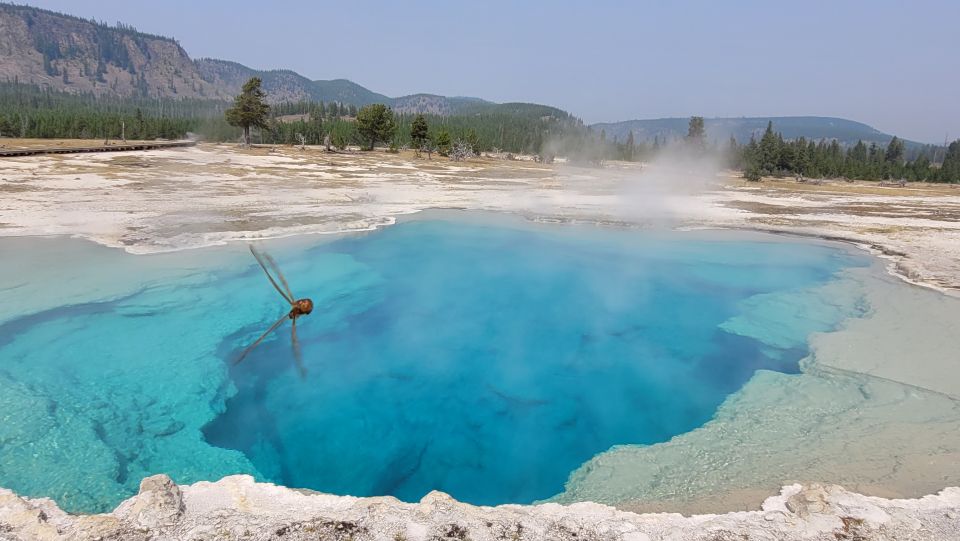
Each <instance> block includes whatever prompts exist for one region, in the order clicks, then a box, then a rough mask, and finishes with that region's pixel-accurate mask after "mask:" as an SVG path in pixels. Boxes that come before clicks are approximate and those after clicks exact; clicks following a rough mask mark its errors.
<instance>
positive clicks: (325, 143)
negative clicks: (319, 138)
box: [323, 133, 330, 152]
mask: <svg viewBox="0 0 960 541" xmlns="http://www.w3.org/2000/svg"><path fill="white" fill-rule="evenodd" d="M323 148H325V149H326V151H327V152H330V134H329V133H328V134H326V135H324V136H323Z"/></svg>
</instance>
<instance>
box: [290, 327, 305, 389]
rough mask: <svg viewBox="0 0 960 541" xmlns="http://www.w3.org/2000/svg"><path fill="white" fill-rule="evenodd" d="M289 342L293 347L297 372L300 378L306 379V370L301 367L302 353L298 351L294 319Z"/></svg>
mask: <svg viewBox="0 0 960 541" xmlns="http://www.w3.org/2000/svg"><path fill="white" fill-rule="evenodd" d="M290 341H291V344H292V345H293V360H294V361H295V362H296V363H297V371H299V372H300V377H302V378H305V377H307V369H306V367H304V366H303V352H302V351H301V350H300V339H298V338H297V320H296V318H294V320H293V327H292V330H291V334H290Z"/></svg>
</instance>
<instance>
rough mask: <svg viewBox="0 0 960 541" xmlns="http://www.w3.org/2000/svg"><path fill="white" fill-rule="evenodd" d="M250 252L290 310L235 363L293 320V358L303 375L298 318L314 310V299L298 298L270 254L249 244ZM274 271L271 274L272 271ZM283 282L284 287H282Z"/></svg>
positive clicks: (238, 361)
mask: <svg viewBox="0 0 960 541" xmlns="http://www.w3.org/2000/svg"><path fill="white" fill-rule="evenodd" d="M249 248H250V253H251V254H253V257H254V258H255V259H256V260H257V263H259V264H260V268H261V269H263V272H264V274H266V275H267V279H268V280H270V283H271V284H273V288H274V289H276V290H277V293H279V294H280V296H281V297H283V300H285V301H287V302H288V303H290V311H289V312H287V313H286V314H284V315H283V316H282V317H281V318H280V319H278V320H277V321H276V322H275V323H274V324H273V325H271V326H270V328H269V329H267V330H266V331H264V333H263V334H261V335H260V338H257V340H256V342H254V343H252V344H250V345H249V346H248V347H247V349H245V350H243V353H241V354H240V356H239V357H238V358H237V360H236V361H234V364H239V363H240V361H242V360H243V359H244V358H245V357H246V356H247V354H248V353H250V351H251V350H252V349H253V348H255V347H257V346H258V345H259V344H260V342H262V341H263V339H264V338H266V337H267V336H269V335H270V333H272V332H273V331H275V330H277V328H278V327H280V325H283V323H284V322H285V321H286V320H288V319H289V320H290V322H291V333H290V338H291V344H292V346H293V358H294V360H295V361H296V363H297V369H298V370H299V371H300V375H301V376H305V375H306V373H307V372H306V369H305V368H304V366H303V356H302V354H301V352H300V340H298V339H297V318H299V317H301V316H305V315H308V314H309V313H310V312H313V301H312V300H310V299H297V298H296V297H295V296H294V295H293V292H291V291H290V285H289V284H288V283H287V279H286V278H284V276H283V273H282V272H280V268H279V267H278V266H277V262H276V261H274V260H273V258H272V257H270V254H268V253H265V252H261V251H259V250H257V249H256V248H254V247H253V245H252V244H251V245H249ZM271 270H272V271H273V273H272V274H271V272H270V271H271ZM273 274H276V276H277V279H279V280H280V284H278V283H277V280H275V279H274V278H273ZM281 284H282V285H283V287H281Z"/></svg>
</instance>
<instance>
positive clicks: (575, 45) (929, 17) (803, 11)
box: [27, 0, 960, 143]
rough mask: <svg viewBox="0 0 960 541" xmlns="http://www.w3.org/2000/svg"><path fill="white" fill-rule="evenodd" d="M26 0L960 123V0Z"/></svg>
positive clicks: (391, 78)
mask: <svg viewBox="0 0 960 541" xmlns="http://www.w3.org/2000/svg"><path fill="white" fill-rule="evenodd" d="M27 3H28V4H30V5H35V6H38V7H42V8H46V9H53V10H56V11H62V12H65V13H69V14H72V15H77V16H80V17H85V18H95V19H98V20H102V21H105V22H109V23H116V22H117V21H122V22H124V23H127V24H132V25H134V26H135V27H137V28H138V29H139V30H142V31H145V32H150V33H154V34H160V35H164V36H171V37H174V38H176V39H178V40H179V41H180V43H181V44H182V45H183V47H184V48H185V49H186V50H187V52H188V53H189V54H190V56H191V57H193V58H199V57H214V58H222V59H226V60H233V61H236V62H240V63H242V64H246V65H249V66H251V67H255V68H260V69H272V68H290V69H293V70H295V71H297V72H299V73H301V74H303V75H305V76H307V77H310V78H311V79H333V78H341V77H342V78H346V79H350V80H353V81H355V82H357V83H360V84H362V85H364V86H366V87H368V88H371V89H374V90H376V91H378V92H381V93H384V94H386V95H389V96H401V95H406V94H412V93H417V92H430V93H435V94H443V95H448V96H458V95H467V96H477V97H482V98H485V99H488V100H493V101H499V102H505V101H529V102H536V103H544V104H549V105H554V106H558V107H561V108H563V109H566V110H568V111H570V112H571V113H573V114H575V115H577V116H580V117H582V118H583V119H584V121H586V122H588V123H592V122H606V121H618V120H630V119H636V118H658V117H670V116H681V117H683V116H690V115H701V116H707V117H713V116H734V117H735V116H786V115H817V116H837V117H843V118H849V119H852V120H857V121H860V122H864V123H867V124H870V125H872V126H874V127H876V128H877V129H879V130H881V131H884V132H887V133H892V134H896V135H899V136H901V137H905V138H908V139H913V140H916V141H922V142H933V143H942V142H943V140H944V136H945V135H946V134H947V133H948V132H949V136H950V137H951V138H952V139H955V138H958V137H960V99H958V95H960V60H958V58H960V56H958V55H957V51H960V31H957V27H956V22H957V21H958V20H960V2H956V1H949V0H940V1H918V2H910V3H907V2H893V1H873V2H865V1H848V2H822V1H816V0H813V1H806V2H791V3H785V2H762V1H742V2H737V3H736V5H731V4H732V3H731V2H671V3H669V5H668V3H666V2H663V3H659V2H658V3H653V2H651V3H649V4H646V5H641V3H639V2H634V3H630V2H614V1H609V2H606V1H605V2H509V1H483V2H479V1H477V2H472V3H466V2H451V1H443V2H434V1H425V2H419V3H416V4H414V3H412V2H385V1H384V2H364V3H362V4H351V3H344V2H336V3H326V2H314V1H308V0H296V1H294V0H287V1H274V2H250V1H235V2H231V3H226V2H199V1H196V0H191V1H184V0H167V1H163V2H130V1H128V0H96V1H93V0H30V1H28V2H27Z"/></svg>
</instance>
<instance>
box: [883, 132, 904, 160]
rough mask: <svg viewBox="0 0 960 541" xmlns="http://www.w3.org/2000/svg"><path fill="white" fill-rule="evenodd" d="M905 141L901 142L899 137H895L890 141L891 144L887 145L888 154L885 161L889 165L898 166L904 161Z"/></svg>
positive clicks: (885, 155)
mask: <svg viewBox="0 0 960 541" xmlns="http://www.w3.org/2000/svg"><path fill="white" fill-rule="evenodd" d="M903 153H904V149H903V141H901V140H900V139H899V138H898V137H897V136H894V137H893V139H891V140H890V144H889V145H887V152H886V153H885V154H884V159H885V160H886V162H887V163H891V164H897V165H899V164H900V162H902V161H903Z"/></svg>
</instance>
